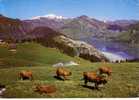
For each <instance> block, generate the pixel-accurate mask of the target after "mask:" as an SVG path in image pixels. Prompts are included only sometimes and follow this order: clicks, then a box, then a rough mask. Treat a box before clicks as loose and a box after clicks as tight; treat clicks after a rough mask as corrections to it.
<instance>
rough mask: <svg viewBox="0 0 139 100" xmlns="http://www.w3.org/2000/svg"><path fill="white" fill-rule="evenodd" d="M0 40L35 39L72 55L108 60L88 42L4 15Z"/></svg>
mask: <svg viewBox="0 0 139 100" xmlns="http://www.w3.org/2000/svg"><path fill="white" fill-rule="evenodd" d="M61 36H62V38H61ZM0 40H3V41H6V42H9V43H13V42H14V43H18V42H24V41H35V42H38V43H40V44H42V45H45V46H47V47H54V48H58V49H59V50H61V52H64V53H66V54H68V55H70V56H80V57H82V58H85V59H87V60H91V61H102V60H105V61H108V60H107V58H106V57H105V56H104V55H103V54H102V53H101V52H99V51H98V50H97V49H96V48H94V47H93V46H91V45H89V44H87V43H82V41H75V40H72V39H70V38H68V37H67V36H65V35H64V34H62V33H61V32H58V31H55V30H53V29H51V28H49V27H46V26H38V27H34V26H33V25H32V23H28V22H25V21H21V20H19V19H11V18H8V17H4V16H0ZM71 41H72V42H71ZM69 43H70V44H69ZM79 44H80V45H79ZM71 45H72V46H71ZM82 46H84V47H82ZM76 49H79V50H78V55H76V54H75V53H74V52H76V51H77V50H76ZM84 50H85V51H84Z"/></svg>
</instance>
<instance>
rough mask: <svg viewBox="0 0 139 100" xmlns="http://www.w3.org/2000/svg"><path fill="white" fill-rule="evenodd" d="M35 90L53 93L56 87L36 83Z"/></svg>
mask: <svg viewBox="0 0 139 100" xmlns="http://www.w3.org/2000/svg"><path fill="white" fill-rule="evenodd" d="M35 91H36V92H39V93H40V94H42V93H48V94H49V93H54V92H56V87H55V86H53V85H37V86H36V90H35Z"/></svg>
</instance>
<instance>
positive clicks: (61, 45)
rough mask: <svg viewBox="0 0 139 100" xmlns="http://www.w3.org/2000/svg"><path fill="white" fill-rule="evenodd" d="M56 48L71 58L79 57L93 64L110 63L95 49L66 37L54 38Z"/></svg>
mask: <svg viewBox="0 0 139 100" xmlns="http://www.w3.org/2000/svg"><path fill="white" fill-rule="evenodd" d="M54 43H55V46H56V47H57V48H58V49H60V50H62V51H63V52H64V53H67V54H69V55H70V56H79V57H82V58H84V59H87V60H90V61H92V62H97V61H108V59H107V58H106V57H105V56H104V55H103V54H102V53H101V52H100V51H99V50H97V49H96V48H95V47H93V46H92V45H90V44H87V43H85V42H83V41H75V40H72V39H70V38H67V37H65V36H62V35H60V36H57V37H55V38H54Z"/></svg>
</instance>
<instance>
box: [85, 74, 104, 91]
mask: <svg viewBox="0 0 139 100" xmlns="http://www.w3.org/2000/svg"><path fill="white" fill-rule="evenodd" d="M83 79H84V83H85V86H86V85H87V83H88V82H92V83H94V84H95V88H96V89H98V85H100V84H106V83H107V79H106V78H104V77H102V76H100V75H97V73H96V72H83Z"/></svg>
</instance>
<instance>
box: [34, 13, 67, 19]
mask: <svg viewBox="0 0 139 100" xmlns="http://www.w3.org/2000/svg"><path fill="white" fill-rule="evenodd" d="M40 18H48V19H66V17H63V16H57V15H55V14H48V15H44V16H36V17H33V18H32V19H40Z"/></svg>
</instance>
